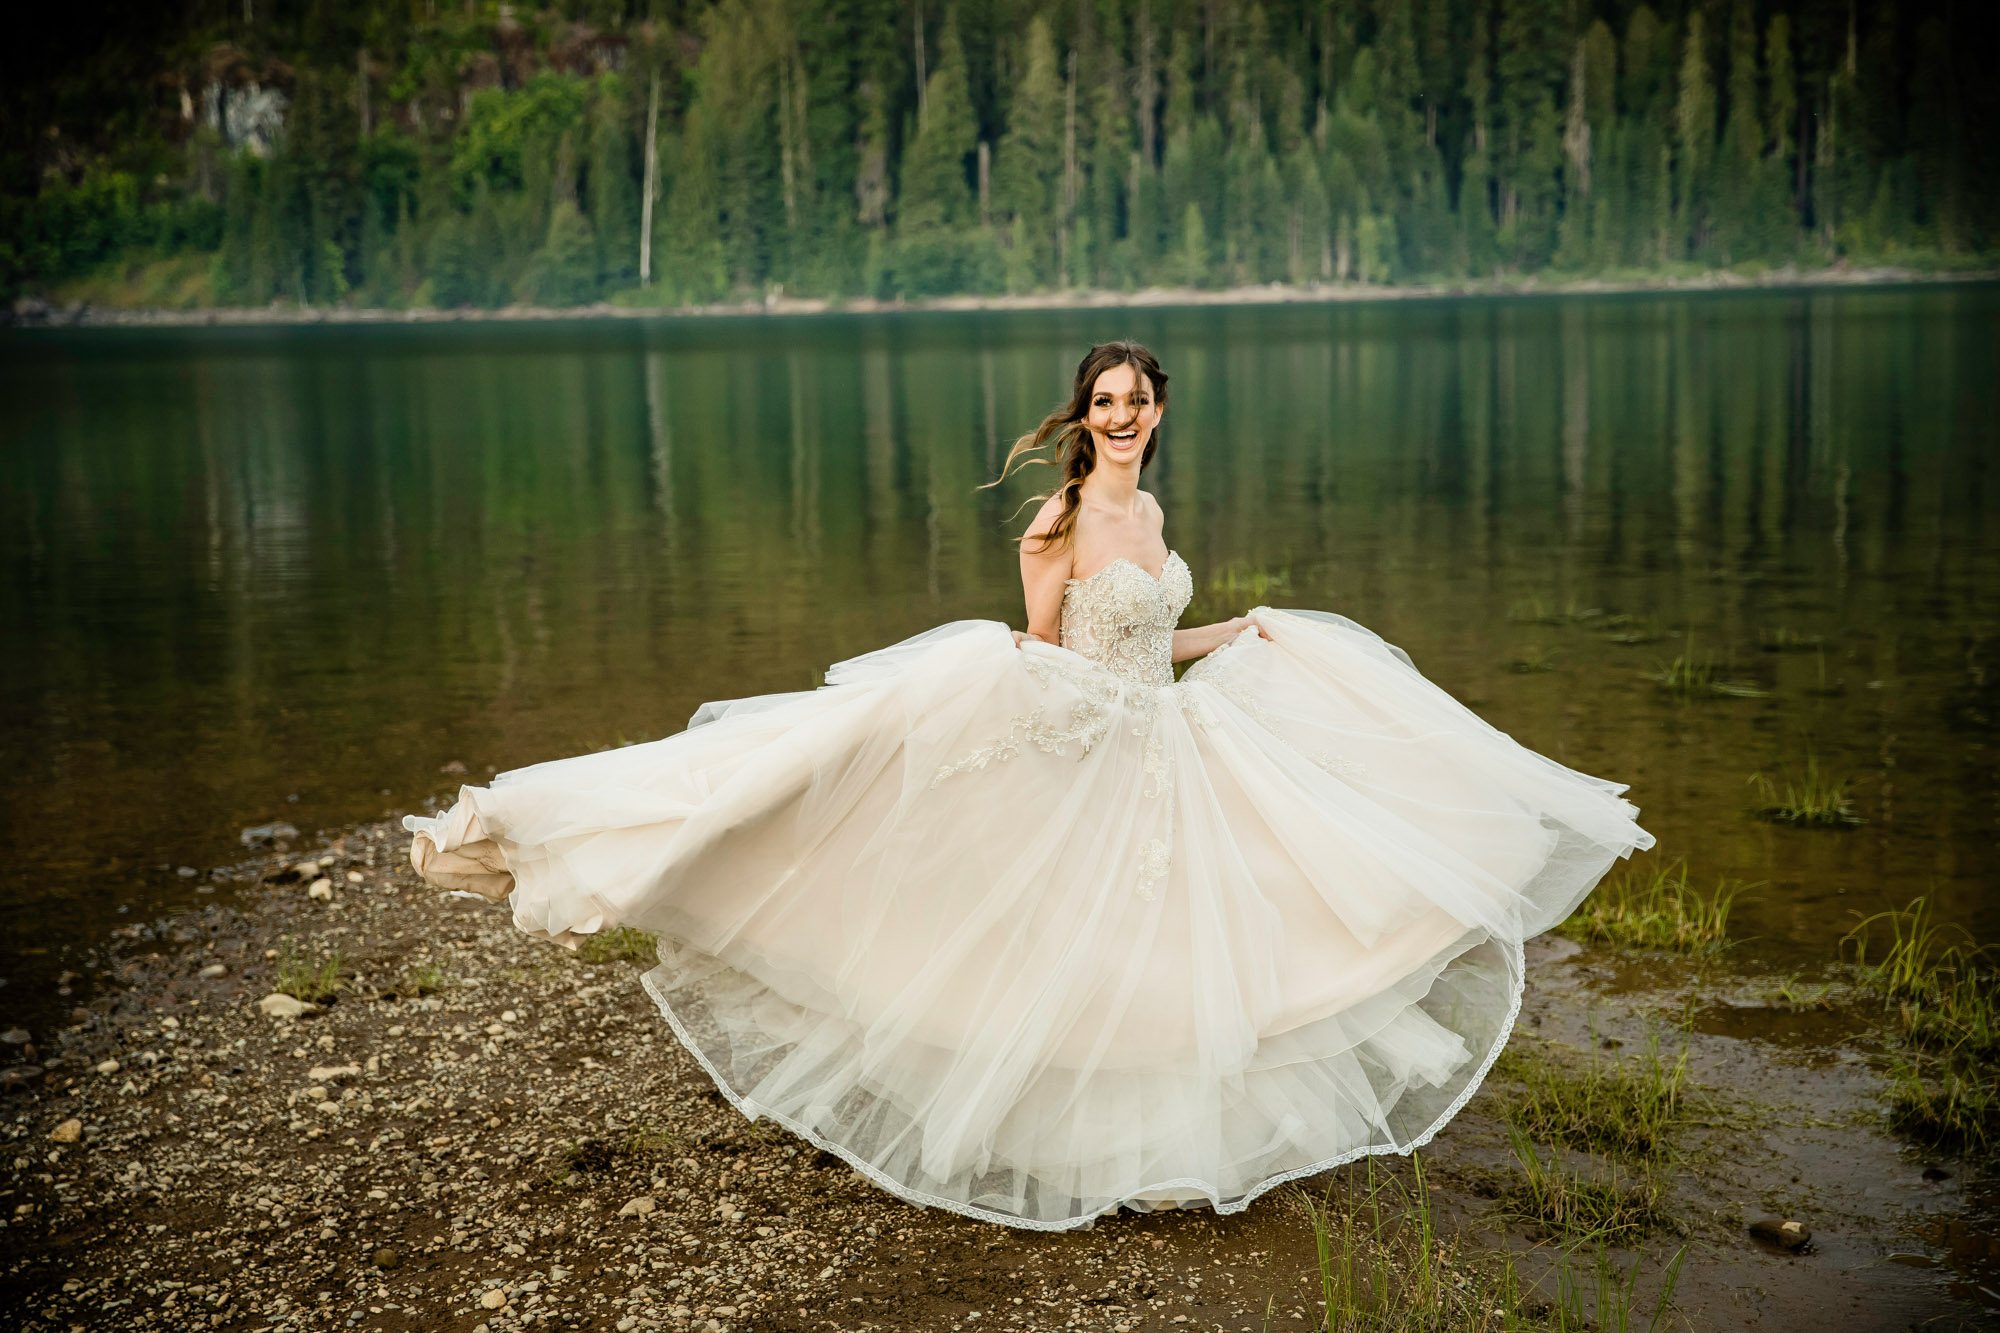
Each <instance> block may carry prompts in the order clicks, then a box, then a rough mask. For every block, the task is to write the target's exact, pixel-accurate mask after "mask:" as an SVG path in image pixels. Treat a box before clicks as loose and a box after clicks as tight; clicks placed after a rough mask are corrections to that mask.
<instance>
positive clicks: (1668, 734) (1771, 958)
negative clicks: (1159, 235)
mask: <svg viewBox="0 0 2000 1333" xmlns="http://www.w3.org/2000/svg"><path fill="white" fill-rule="evenodd" d="M1996 316H2000V288H1996V287H1994V286H1990V285H1965V286H1950V287H1928V286H1927V287H1902V288H1878V289H1860V290H1841V291H1815V292H1754V293H1716V294H1698V295H1658V296H1615V297H1614V296H1605V297H1574V296H1572V297H1545V298H1537V297H1521V298H1506V299H1496V298H1469V299H1465V300H1426V301H1407V302H1384V303H1343V304H1335V305H1327V306H1273V307H1232V308H1216V307H1205V308H1189V309H1143V310H1130V311H1101V310H1097V311H1064V312H1012V313H961V314H938V313H925V314H916V313H912V314H906V315H867V316H839V315H826V316H804V317H796V318H792V317H742V318H729V319H686V320H679V321H668V322H647V323H639V322H623V321H606V322H584V321H579V322H564V323H533V324H521V325H511V324H510V325H493V324H487V325H480V324H466V325H424V326H408V327H404V326H393V327H390V326H385V327H348V328H337V329H329V328H311V327H301V328H256V329H214V330H183V331H165V330H131V331H109V330H98V331H92V330H51V331H40V332H32V333H29V332H11V333H7V334H5V335H4V337H0V564H4V569H5V575H6V577H5V579H4V581H0V634H4V641H5V650H4V652H0V722H3V723H4V725H3V726H0V747H4V749H0V758H3V759H4V762H0V810H4V816H0V938H4V941H5V943H4V945H0V975H4V976H5V977H6V978H7V979H8V982H9V984H8V985H7V986H6V988H5V989H4V990H0V1007H4V1008H5V1009H7V1010H8V1011H9V1012H10V1013H13V1012H19V1013H23V1014H25V1013H28V1012H30V1011H33V1010H35V1009H37V1008H39V1007H42V1006H45V1005H48V1004H51V1003H54V1001H52V1000H51V999H50V997H51V996H52V995H53V993H54V992H53V988H54V987H55V986H56V985H57V983H58V980H59V973H60V972H61V971H64V970H67V969H70V968H76V969H78V970H82V964H81V963H79V962H78V961H77V959H78V958H79V957H80V954H79V953H78V950H79V949H80V948H82V947H85V946H88V945H89V944H91V943H92V942H94V941H96V940H98V939H101V938H102V937H103V935H104V934H105V932H106V931H107V930H108V929H110V928H113V927H115V926H117V925H120V924H124V923H129V922H132V921H135V920H140V919H146V918H150V917H153V916H156V915H159V914H161V913H170V912H174V911H182V910H187V909H189V908H192V907H196V906H200V905H204V904H207V903H210V902H214V901H216V898H215V897H212V896H205V895H204V893H203V890H211V891H213V890H214V889H215V888H216V885H215V884H214V883H213V882H212V881H211V879H210V872H211V870H212V869H213V868H215V867H220V866H226V865H227V864H229V863H230V862H232V861H235V860H240V859H241V858H242V857H243V855H244V852H243V848H242V846H241V844H240V843H239V841H238V830H239V829H241V828H243V827H244V826H246V825H255V824H262V823H265V822H267V821H272V820H285V821H289V822H290V823H292V824H295V825H297V826H298V827H299V828H300V829H302V830H304V831H305V833H306V834H308V835H310V834H311V833H312V832H313V831H314V830H316V829H331V828H335V827H338V826H342V825H345V824H349V823H353V822H356V821H362V820H370V819H378V818H381V817H383V816H384V815H385V814H387V813H389V812H391V811H396V810H412V809H418V808H420V807H422V806H423V805H424V804H425V803H426V802H428V801H430V800H432V799H434V798H438V797H441V796H443V797H448V796H449V795H450V793H451V792H452V791H453V790H455V785H456V783H457V782H458V781H459V779H458V778H457V777H455V776H450V775H447V774H445V773H444V772H442V771H441V770H442V769H443V768H444V767H445V766H446V765H450V764H462V765H464V766H465V768H466V769H467V770H468V771H469V774H470V776H469V777H468V778H467V779H466V780H469V781H475V782H476V781H481V780H483V779H484V777H485V776H486V775H488V774H490V773H491V772H493V771H495V770H496V769H504V768H512V767H517V766H520V765H523V764H527V763H532V762H535V761H538V760H543V759H550V758H554V757H557V756H560V755H565V754H572V753H576V752H579V751H584V750H593V749H599V748H603V747H606V746H610V745H614V744H618V743H620V742H623V741H632V740H641V739H652V738H656V737H659V736H663V735H666V734H669V733H671V732H674V731H677V730H678V729H680V727H681V726H682V725H683V724H684V723H685V721H686V719H687V717H688V715H689V714H690V713H691V712H693V710H694V709H695V707H696V706H697V705H699V704H700V703H701V702H703V701H704V700H708V699H715V698H729V697H735V696H740V695H745V694H755V693H762V692H767V691H777V690H795V689H801V688H805V687H808V686H810V685H811V684H813V683H814V682H815V681H817V680H818V679H819V676H820V673H821V672H822V671H823V669H824V668H825V666H826V665H827V664H828V663H830V662H833V661H836V660H839V659H841V658H844V657H848V656H852V655H854V654H857V653H860V652H864V651H866V650H868V649H870V648H873V647H877V646H880V645H882V644H884V643H887V642H890V641H893V640H896V639H899V638H902V637H904V636H907V635H910V634H913V633H916V632H918V631H919V630H922V629H925V628H927V627H929V626H932V625H934V624H937V623H939V622H941V621H946V620H953V619H961V618H968V617H989V618H998V619H1005V620H1008V621H1010V622H1011V623H1013V624H1015V625H1016V626H1019V625H1020V623H1021V619H1022V613H1021V608H1020V586H1019V579H1018V573H1017V566H1016V563H1015V557H1014V551H1013V547H1012V546H1011V544H1010V541H1009V538H1010V537H1011V536H1012V535H1013V534H1015V533H1017V532H1018V531H1019V529H1020V527H1021V526H1022V524H1023V523H1024V522H1025V518H1026V515H1025V514H1017V513H1016V510H1017V507H1018V505H1019V504H1020V502H1021V501H1022V500H1023V499H1024V498H1026V497H1027V496H1028V495H1029V494H1031V493H1032V491H1033V490H1034V489H1035V483H1036V482H1038V481H1040V480H1041V478H1042V477H1046V476H1047V475H1048V473H1047V471H1046V470H1045V469H1041V470H1031V473H1030V476H1029V479H1028V480H1024V481H1021V482H1020V483H1018V484H1016V483H1014V482H1010V483H1009V484H1008V485H1007V486H1004V487H1001V488H999V489H994V490H982V489H979V487H980V485H981V483H983V482H985V481H987V480H989V479H990V478H991V477H992V476H993V474H994V472H995V470H996V468H997V466H998V464H999V461H1000V459H1001V458H1002V457H1003V455H1004V454H1005V452H1006V448H1007V446H1008V444H1009V443H1010V442H1011V441H1012V440H1013V438H1014V437H1015V436H1016V435H1017V434H1018V433H1020V432H1022V431H1025V430H1028V429H1030V428H1032V427H1033V426H1034V424H1035V423H1036V422H1037V421H1038V420H1039V419H1040V418H1041V416H1042V414H1043V413H1044V412H1045V411H1047V410H1048V409H1049V408H1050V407H1051V406H1052V405H1054V404H1055V403H1056V402H1057V401H1058V400H1059V399H1062V398H1063V397H1065V396H1066V391H1067V386H1068V383H1069V377H1070V375H1071V374H1072V373H1073V371H1074V368H1075V365H1076V362H1077V360H1078V358H1079V357H1080V356H1081V354H1082V352H1083V351H1084V349H1085V348H1086V347H1087V346H1088V345H1089V343H1091V342H1092V341H1096V340H1100V339H1103V338H1108V337H1119V336H1131V337H1136V338H1139V339H1141V340H1142V341H1144V342H1146V343H1148V344H1149V345H1150V346H1151V347H1152V348H1153V349H1154V350H1155V352H1156V353H1158V354H1159V356H1160V358H1161V360H1162V363H1163V364H1164V366H1165V368H1166V370H1167V371H1168V373H1169V375H1170V376H1171V385H1170V405H1169V409H1168V413H1167V418H1166V423H1165V427H1164V430H1163V434H1162V446H1161V450H1160V453H1159V456H1158V458H1157V460H1156V462H1155V464H1154V466H1153V467H1152V468H1151V469H1149V470H1148V477H1149V482H1148V484H1149V485H1150V486H1151V488H1152V489H1153V490H1154V491H1155V492H1156V493H1157V494H1158V495H1159V496H1160V498H1161V500H1162V501H1163V503H1164V504H1165V506H1166V510H1167V514H1168V532H1167V535H1168V539H1169V542H1170V544H1171V545H1172V546H1174V547H1175V548H1176V549H1177V550H1179V551H1180V552H1181V553H1182V554H1183V555H1184V556H1185V557H1186V558H1187V560H1188V561H1189V563H1190V564H1191V565H1192V566H1193V568H1194V570H1195V574H1196V582H1197V589H1198V591H1197V598H1196V605H1195V606H1194V607H1193V608H1191V610H1190V612H1189V620H1188V621H1187V622H1186V623H1199V620H1198V619H1197V618H1201V619H1207V618H1220V617H1223V616H1228V615H1233V614H1237V613H1239V612H1241V611H1243V610H1245V609H1246V608H1247V607H1248V606H1249V605H1251V604H1252V603H1253V601H1265V602H1268V603H1270V604H1272V605H1281V606H1282V605H1293V606H1311V607H1321V608H1325V609H1328V610H1335V611H1340V612H1342V613H1344V614H1346V615H1349V616H1352V617H1353V618H1355V619H1357V620H1359V621H1361V622H1362V623H1363V624H1366V625H1368V626H1370V627H1371V628H1373V629H1375V630H1377V631H1378V632H1380V633H1381V634H1382V635H1383V636H1384V637H1386V638H1387V639H1389V640H1390V641H1391V642H1393V643H1397V644H1400V645H1401V646H1402V647H1404V648H1405V649H1407V650H1408V651H1409V652H1410V654H1411V655H1412V657H1413V658H1414V659H1415V661H1416V663H1417V665H1418V666H1419V667H1420V668H1422V669H1423V670H1424V671H1425V672H1426V673H1427V674H1428V675H1430V676H1431V678H1432V679H1434V680H1436V681H1437V682H1438V683H1439V684H1441V685H1443V686H1444V687H1445V688H1447V689H1448V690H1450V691H1451V692H1452V693H1454V694H1455V695H1457V696H1458V697H1460V698H1461V699H1463V700H1464V701H1465V702H1467V703H1468V704H1469V705H1471V706H1472V707H1474V708H1475V709H1477V710H1478V711H1479V712H1480V713H1481V714H1482V715H1483V716H1484V717H1486V718H1487V719H1488V720H1489V721H1491V722H1492V723H1493V724H1494V725H1496V726H1498V727H1500V728H1501V729H1502V730H1504V731H1507V732H1509V733H1511V734H1512V735H1514V736H1515V737H1516V738H1517V739H1519V740H1521V741H1522V742H1523V743H1524V744H1527V745H1529V746H1531V747H1533V748H1535V749H1538V750H1541V751H1543V752H1544V753H1546V754H1548V755H1550V756H1552V757H1554V758H1556V759H1558V760H1560V761H1562V762H1563V763H1566V764H1568V765H1570V766H1572V767H1575V768H1579V769H1582V770H1583V771H1585V772H1588V773H1592V774H1596V775H1599V776H1604V777H1610V778H1615V779H1617V780H1619V781H1623V782H1627V783H1630V784H1631V788H1632V789H1631V791H1630V793H1629V795H1630V797H1631V798H1632V799H1633V800H1634V801H1636V802H1637V803H1638V805H1639V806H1640V807H1641V808H1642V816H1641V818H1642V822H1643V823H1644V824H1645V825H1646V827H1647V828H1649V829H1650V830H1652V831H1653V832H1654V833H1655V834H1656V835H1657V836H1658V838H1659V841H1660V846H1659V849H1658V850H1657V851H1656V852H1654V853H1650V854H1649V855H1648V858H1642V859H1657V858H1664V859H1673V858H1685V859H1686V861H1687V863H1688V867H1689V872H1690V878H1691V880H1692V881H1693V882H1695V883H1696V884H1697V885H1700V886H1703V887H1707V886H1712V885H1713V884H1714V883H1715V882H1716V881H1717V880H1718V879H1720V878H1723V877H1730V878H1733V879H1737V880H1741V881H1746V882H1751V883H1754V884H1755V886H1756V887H1754V888H1752V889H1750V890H1749V891H1748V893H1747V895H1746V897H1745V899H1744V900H1743V904H1742V905H1741V906H1740V907H1739V909H1738V918H1737V924H1738V926H1739V927H1740V931H1741V933H1743V934H1747V935H1749V936H1752V937H1754V938H1752V939H1751V941H1750V942H1749V943H1748V944H1747V945H1745V946H1744V947H1743V948H1742V949H1741V950H1739V952H1738V954H1737V955H1736V956H1737V957H1739V958H1741V959H1743V960H1745V962H1746V964H1749V965H1755V966H1759V967H1765V966H1768V967H1773V968H1787V969H1790V968H1811V967H1812V966H1814V965H1816V964H1818V963H1822V962H1825V961H1828V960H1830V959H1831V958H1833V957H1834V947H1835V940H1836V939H1837V937H1838V936H1839V934H1840V933H1841V932H1842V931H1843V930H1844V929H1846V927H1847V926H1848V925H1849V924H1851V923H1852V922H1853V920H1854V919H1855V914H1856V913H1859V912H1866V911H1873V910H1876V909H1878V908H1881V907H1885V906H1889V905H1892V904H1893V905H1900V904H1902V903H1904V902H1906V901H1908V900H1909V899H1910V898H1912V897H1914V896H1916V895H1918V894H1928V895H1930V896H1931V897H1932V899H1933V901H1934V902H1936V903H1937V904H1938V905H1939V906H1940V908H1941V910H1942V911H1943V913H1944V914H1945V915H1946V916H1947V917H1949V918H1950V919H1952V920H1955V921H1958V922H1962V923H1963V924H1964V925H1966V926H1967V927H1968V928H1969V929H1971V930H1973V931H1974V932H1975V933H1977V934H1979V935H1980V936H1981V938H1987V939H1990V938H2000V895H1996V893H1995V887H1996V883H2000V872H1996V870H1995V868H1994V865H1995V856H1996V850H2000V849H1996V843H2000V772H1996V769H1997V768H2000V640H1997V639H1996V635H2000V475H1996V473H1995V463H1996V449H1995V445H1996V439H1997V438H2000V427H1996V424H1995V423H1996V421H2000V387H1996V381H2000V355H1996V354H1997V353H2000V338H1996V330H2000V319H1996ZM1037 472H1039V474H1040V476H1036V475H1035V474H1036V473H1037ZM1676 658H1680V659H1682V661H1683V664H1687V663H1693V664H1694V665H1695V666H1696V667H1697V668H1707V667H1709V666H1712V667H1713V669H1714V675H1715V677H1716V678H1717V679H1720V680H1723V681H1725V682H1733V683H1736V686H1735V687H1736V688H1738V690H1739V693H1738V694H1736V695H1722V694H1713V693H1707V694H1701V695H1697V696H1695V697H1683V696H1682V695H1679V694H1676V693H1674V692H1672V691H1669V690H1668V689H1666V688H1664V687H1663V686H1662V685H1661V684H1660V683H1658V682H1657V681H1656V680H1654V679H1651V678H1650V674H1651V673H1659V672H1661V671H1663V670H1664V669H1665V668H1666V667H1667V666H1668V665H1670V664H1671V663H1672V662H1673V661H1674V660H1675V659H1676ZM1750 691H1756V693H1754V694H1753V693H1750ZM1808 762H1810V763H1812V764H1814V765H1815V766H1816V770H1817V771H1818V772H1819V773H1821V774H1822V775H1825V776H1829V777H1831V778H1833V779H1835V780H1845V781H1847V782H1848V783H1849V787H1848V794H1849V796H1850V799H1851V801H1852V808H1853V812H1854V814H1855V816H1856V817H1857V818H1858V819H1860V820H1861V821H1862V822H1860V823H1858V824H1856V825H1854V826H1853V827H1852V828H1850V829H1848V830H1846V831H1818V830H1802V829H1794V828H1789V827H1783V826H1779V825H1774V824H1772V823H1769V822H1765V821H1763V820H1760V819H1758V818H1757V817H1756V816H1755V813H1754V812H1755V811H1756V810H1757V809H1758V808H1759V807H1760V806H1761V805H1763V804H1766V803H1767V801H1766V798H1765V797H1764V796H1763V795H1762V789H1761V788H1760V787H1759V786H1758V785H1757V784H1756V783H1754V782H1753V780H1752V775H1753V774H1757V773H1762V774H1764V775H1765V776H1766V777H1767V778H1769V779H1771V780H1773V781H1775V782H1778V783H1779V784H1780V785H1782V783H1783V782H1784V781H1785V780H1786V779H1787V776H1789V778H1790V780H1792V781H1794V782H1796V781H1798V780H1800V779H1802V778H1803V776H1804V775H1805V771H1806V767H1807V764H1808ZM220 891H221V892H222V893H223V894H226V893H227V892H228V889H227V886H226V885H224V886H223V887H222V889H221V890H220ZM61 1003H65V1004H66V1003H68V1001H63V1002H61Z"/></svg>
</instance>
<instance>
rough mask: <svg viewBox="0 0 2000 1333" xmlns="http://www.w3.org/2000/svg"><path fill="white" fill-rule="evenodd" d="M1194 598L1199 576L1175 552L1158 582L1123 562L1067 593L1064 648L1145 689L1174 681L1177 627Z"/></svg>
mask: <svg viewBox="0 0 2000 1333" xmlns="http://www.w3.org/2000/svg"><path fill="white" fill-rule="evenodd" d="M1193 596H1194V575H1192V574H1191V573H1189V572H1188V567H1187V562H1186V561H1184V560H1182V559H1181V558H1180V556H1179V555H1177V554H1175V553H1174V552H1172V551H1169V552H1167V562H1166V563H1165V564H1164V565H1162V566H1160V576H1159V577H1158V578H1154V577H1153V576H1152V575H1151V574H1149V573H1147V572H1146V570H1145V569H1144V568H1143V567H1142V566H1140V565H1137V564H1134V563H1133V562H1132V561H1130V560H1127V559H1126V558H1125V557H1124V556H1122V555H1121V556H1119V557H1118V558H1117V559H1116V560H1113V561H1112V562H1111V563H1110V564H1108V565H1106V566H1105V567H1104V568H1102V569H1100V570H1098V571H1097V572H1096V573H1095V574H1092V575H1091V576H1090V577H1089V578H1087V579H1071V580H1070V581H1069V583H1068V585H1067V586H1066V587H1065V588H1064V589H1063V600H1062V646H1063V647H1065V648H1067V649H1069V650H1070V651H1072V652H1076V653H1081V654H1083V655H1084V656H1085V657H1088V658H1089V659H1091V660H1092V661H1093V662H1096V663H1098V664H1099V665H1101V666H1103V667H1104V668H1105V669H1106V670H1108V671H1110V672H1112V673H1113V674H1115V675H1118V676H1122V677H1124V678H1125V679H1126V680H1129V681H1132V682H1134V683H1136V684H1140V685H1171V684H1173V681H1174V651H1173V647H1174V626H1175V625H1176V624H1177V623H1179V621H1180V618H1181V612H1183V611H1185V610H1186V609H1187V604H1188V600H1189V599H1190V598H1192V597H1193Z"/></svg>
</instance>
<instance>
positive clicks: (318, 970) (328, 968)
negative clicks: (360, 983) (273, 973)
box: [271, 936, 341, 1004]
mask: <svg viewBox="0 0 2000 1333" xmlns="http://www.w3.org/2000/svg"><path fill="white" fill-rule="evenodd" d="M340 963H341V958H340V951H339V950H338V949H335V950H333V951H332V952H330V953H325V954H310V953H307V952H305V951H303V950H301V949H300V948H299V947H298V942H297V941H296V940H294V939H292V938H291V937H290V936H287V937H286V938H285V940H284V942H283V943H282V944H281V945H280V946H279V948H278V968H277V978H276V980H275V981H273V983H272V985H271V989H273V990H275V991H280V992H282V993H284V994H286V995H289V996H291V997H292V998H294V999H298V1000H304V1001H305V1002H306V1003H307V1004H318V1003H319V1002H320V1001H321V1000H324V999H327V998H328V997H329V996H331V995H332V994H333V993H334V992H335V991H337V990H339V989H340Z"/></svg>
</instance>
